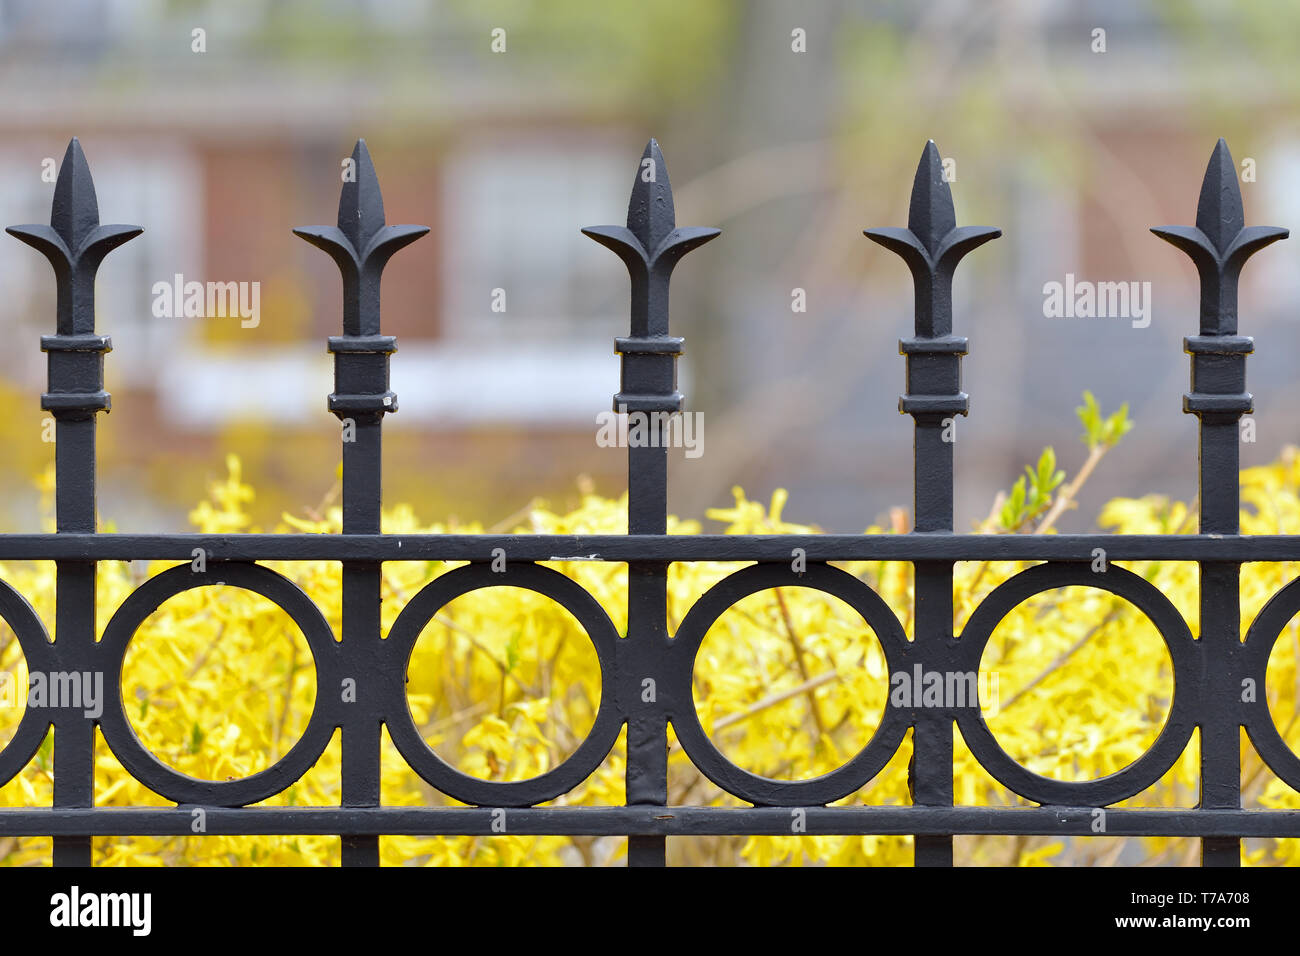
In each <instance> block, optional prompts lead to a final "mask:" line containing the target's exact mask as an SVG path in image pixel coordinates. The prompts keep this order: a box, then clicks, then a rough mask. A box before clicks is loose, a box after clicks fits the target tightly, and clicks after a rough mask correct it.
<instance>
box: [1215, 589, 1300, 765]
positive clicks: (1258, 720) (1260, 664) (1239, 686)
mask: <svg viewBox="0 0 1300 956" xmlns="http://www.w3.org/2000/svg"><path fill="white" fill-rule="evenodd" d="M1297 612H1300V578H1297V579H1296V580H1294V581H1292V582H1291V583H1290V584H1287V585H1286V586H1285V587H1283V588H1282V590H1280V591H1278V592H1277V593H1276V594H1274V595H1273V596H1272V597H1271V598H1270V599H1269V600H1268V603H1266V604H1265V605H1264V607H1263V608H1261V609H1260V612H1259V614H1257V615H1256V616H1255V620H1254V621H1252V622H1251V624H1250V628H1249V629H1248V630H1247V631H1246V640H1245V643H1244V644H1243V645H1242V646H1241V648H1240V659H1241V671H1240V673H1239V675H1237V679H1236V680H1234V686H1233V687H1232V688H1231V690H1232V691H1233V692H1234V693H1235V694H1236V697H1235V698H1234V699H1235V700H1236V705H1237V707H1238V708H1240V711H1241V723H1242V724H1243V725H1244V726H1245V728H1246V733H1247V734H1249V735H1250V742H1251V744H1252V745H1254V747H1255V750H1256V752H1257V753H1258V754H1259V755H1260V757H1262V758H1263V760H1264V763H1266V764H1267V765H1268V767H1269V769H1271V770H1272V771H1273V772H1274V773H1275V774H1277V775H1278V777H1280V778H1281V779H1282V780H1283V781H1284V782H1285V783H1286V784H1287V785H1288V786H1290V787H1291V788H1292V789H1295V790H1300V757H1297V755H1296V753H1295V751H1294V750H1292V749H1291V748H1290V747H1288V746H1287V744H1286V741H1285V740H1283V739H1282V734H1281V732H1280V731H1279V730H1278V727H1277V720H1276V719H1275V717H1274V715H1273V713H1272V711H1271V710H1270V708H1269V704H1268V693H1267V680H1268V661H1269V657H1270V656H1271V655H1272V653H1273V648H1274V646H1275V645H1276V644H1277V639H1278V638H1279V637H1280V636H1281V635H1282V630H1283V629H1284V628H1285V627H1286V626H1287V623H1288V622H1289V621H1290V620H1291V618H1293V617H1294V616H1295V615H1296V613H1297ZM1246 681H1253V682H1254V684H1253V688H1254V694H1253V695H1252V697H1253V699H1252V700H1250V701H1247V700H1246V699H1245V698H1246V693H1245V689H1246V686H1247V685H1246ZM1294 703H1295V705H1296V706H1300V701H1295V702H1294Z"/></svg>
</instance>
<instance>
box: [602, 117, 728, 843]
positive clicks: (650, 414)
mask: <svg viewBox="0 0 1300 956" xmlns="http://www.w3.org/2000/svg"><path fill="white" fill-rule="evenodd" d="M676 218H677V217H676V212H675V210H674V209H673V192H672V187H671V185H670V184H669V182H668V167H667V166H666V165H665V164H664V157H663V153H661V152H660V151H659V144H658V143H656V142H655V141H654V140H653V139H652V140H650V142H649V143H648V144H647V145H646V148H645V152H643V153H642V154H641V162H640V164H639V166H638V168H637V176H636V181H635V182H634V183H633V185H632V197H631V200H630V201H629V202H628V207H627V226H626V227H623V226H589V227H588V228H586V229H583V230H582V231H583V233H585V234H586V235H588V236H590V237H591V238H592V239H595V240H596V241H597V242H599V243H600V244H601V245H603V246H607V247H608V248H610V249H613V250H614V252H616V253H617V254H618V256H619V258H621V259H622V260H623V264H624V265H625V266H627V271H628V275H629V277H630V279H631V286H632V290H631V303H632V306H631V320H632V321H631V325H632V328H631V335H630V336H628V337H627V338H618V339H615V341H614V346H615V351H617V352H618V353H619V354H620V355H621V356H622V357H623V378H622V387H621V390H620V391H619V393H618V394H617V395H616V396H614V411H615V412H618V413H620V414H621V413H623V412H627V413H629V414H637V415H644V416H646V419H645V424H646V433H645V434H646V435H647V444H646V445H642V446H639V447H633V446H631V445H630V444H629V447H628V450H627V486H628V502H627V531H628V534H666V533H667V530H668V449H667V448H666V447H663V442H662V441H661V440H660V439H661V438H662V437H663V436H664V434H665V433H666V431H667V429H666V427H665V426H666V424H667V423H666V418H667V416H668V415H669V414H672V413H677V412H680V411H681V409H682V394H681V392H679V391H677V356H678V355H680V354H681V351H682V342H683V340H682V339H680V338H676V337H674V336H671V335H669V334H668V283H669V280H670V278H671V277H672V271H673V267H674V266H676V265H677V263H678V262H679V261H680V260H681V258H682V256H684V255H686V253H688V252H690V251H691V250H692V249H695V248H696V247H698V246H701V245H703V244H704V243H706V242H708V241H709V240H710V239H713V238H714V237H715V236H717V235H718V234H719V232H720V231H719V230H717V229H707V228H702V227H697V226H682V227H678V226H677V225H676ZM627 573H628V599H627V627H628V630H627V641H628V642H629V643H628V645H627V648H626V650H627V656H626V658H625V661H626V666H624V667H622V668H620V674H621V675H622V676H623V679H624V681H625V683H626V687H621V688H619V689H618V693H619V696H620V698H621V699H622V700H624V701H626V706H627V707H628V708H629V709H630V710H633V713H632V714H631V715H630V716H629V717H628V722H627V802H628V805H629V806H632V805H636V804H643V805H644V804H649V805H653V806H663V805H664V804H666V803H667V802H668V723H667V720H666V719H665V717H664V709H663V703H664V702H663V701H662V700H655V701H644V700H643V699H642V697H643V695H642V690H641V689H642V681H643V680H645V679H647V678H649V679H651V680H654V681H655V686H657V687H663V686H665V684H666V682H665V681H664V680H663V679H662V678H663V675H662V674H661V673H660V667H661V659H662V656H663V652H664V651H665V650H666V649H667V643H668V562H666V561H631V562H629V563H628V572H627ZM611 690H612V688H606V689H605V691H604V692H605V693H610V692H611ZM652 696H653V695H652ZM686 703H687V704H689V701H688V702H686ZM665 848H666V838H664V837H658V836H629V837H628V853H627V860H628V865H629V866H663V865H664V853H665Z"/></svg>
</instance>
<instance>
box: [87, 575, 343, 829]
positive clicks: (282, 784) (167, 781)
mask: <svg viewBox="0 0 1300 956" xmlns="http://www.w3.org/2000/svg"><path fill="white" fill-rule="evenodd" d="M215 585H224V586H226V587H236V588H241V589H243V590H246V591H252V592H254V593H256V594H260V595H261V596H262V597H264V598H266V599H267V600H269V601H271V602H272V603H273V604H275V605H276V606H277V607H279V608H280V609H281V610H282V611H284V612H285V613H286V614H288V615H289V617H290V618H291V619H292V620H293V622H294V624H296V625H297V627H298V629H299V631H301V632H302V635H303V637H304V638H305V639H306V641H307V646H308V648H310V650H311V655H312V659H313V661H314V663H315V667H316V701H315V704H314V706H313V708H312V713H311V717H310V718H309V719H308V721H307V727H306V729H305V730H304V731H303V734H302V736H301V737H300V738H299V739H298V741H297V742H296V743H295V744H294V745H293V747H291V748H290V749H289V751H288V753H286V754H285V755H284V756H283V757H281V758H280V759H279V760H278V761H276V763H275V764H273V765H272V766H270V767H268V768H266V769H265V770H261V771H259V772H257V773H255V774H252V775H251V776H248V777H244V778H241V779H238V780H226V781H217V780H200V779H198V778H195V777H190V776H187V775H186V774H182V773H178V772H177V771H175V770H173V769H172V768H171V767H168V766H167V765H166V764H164V763H163V762H162V761H160V760H159V759H158V758H157V757H156V756H154V755H153V754H152V753H151V752H150V751H149V750H148V748H146V747H145V746H144V744H143V743H142V742H141V741H140V738H139V737H138V736H137V735H136V732H135V728H134V727H132V725H131V721H130V719H129V718H128V717H127V714H126V707H125V703H124V702H123V700H122V665H123V663H124V662H125V659H126V652H127V649H128V647H129V646H130V643H131V640H132V638H133V637H134V636H135V633H136V631H137V630H138V629H139V627H140V625H141V624H143V623H144V622H145V620H146V619H147V618H148V617H149V615H151V614H152V613H153V612H154V611H156V610H157V609H158V608H159V607H160V606H161V605H162V603H163V602H164V601H166V600H167V599H168V598H171V597H174V596H176V595H177V594H181V593H182V592H184V591H189V590H192V589H193V588H198V587H209V586H215ZM96 652H97V655H98V656H99V658H100V660H101V662H102V666H103V670H104V672H105V674H106V675H107V676H108V677H109V679H110V683H111V688H110V689H107V690H106V693H105V696H106V700H105V702H104V713H103V716H102V717H101V718H100V720H99V725H100V729H101V731H102V732H103V734H104V740H105V742H106V743H107V744H108V746H109V748H110V749H111V750H112V751H113V753H114V754H115V755H116V756H117V758H118V760H120V761H121V762H122V766H123V767H125V768H126V770H127V772H129V773H130V774H131V776H133V777H134V778H135V779H137V780H139V781H140V782H141V783H143V784H144V785H145V786H147V787H148V788H149V789H150V790H153V791H154V792H155V793H158V794H160V795H161V796H163V797H166V798H167V799H168V800H173V801H175V802H176V803H178V804H202V805H207V806H224V807H239V806H247V805H248V804H250V803H257V802H258V801H260V800H265V799H266V798H268V797H271V796H273V795H275V794H277V793H279V792H281V791H282V790H284V789H285V788H286V787H288V786H290V785H291V784H293V783H294V782H295V781H296V780H298V779H299V778H300V777H301V776H302V775H303V774H304V773H306V772H307V771H308V770H310V769H311V768H312V766H313V765H314V764H315V763H316V761H317V760H319V759H320V756H321V754H323V753H324V752H325V748H326V746H328V745H329V741H330V737H331V736H332V734H333V732H334V727H335V723H336V720H335V718H336V713H335V712H334V711H332V709H331V708H329V707H328V706H327V705H325V704H324V703H323V700H322V697H323V695H322V693H321V690H322V688H327V687H337V686H339V683H340V681H341V680H342V675H341V673H340V666H339V665H340V658H341V654H340V649H339V645H338V644H337V642H336V641H335V640H334V633H333V631H332V630H331V629H330V626H329V622H328V621H326V620H325V617H324V615H322V614H321V612H320V610H319V609H318V608H317V607H316V605H315V604H314V603H312V601H311V599H310V598H309V597H308V596H307V594H306V593H305V592H304V591H303V590H302V589H301V588H300V587H298V585H297V584H295V583H294V582H292V581H290V580H289V579H288V578H286V577H285V576H284V575H282V574H279V573H277V572H275V571H272V570H271V569H269V568H265V567H263V566H261V565H258V564H253V563H246V562H210V563H209V564H208V568H207V570H205V571H194V570H192V568H191V567H190V566H189V565H178V566H176V567H173V568H169V569H167V570H166V571H164V572H162V573H161V574H159V575H157V576H156V577H153V578H150V579H149V580H148V581H146V582H145V583H144V584H142V585H140V587H138V588H137V589H136V590H135V591H133V592H132V593H131V594H130V596H129V597H127V599H126V600H125V601H123V602H122V605H121V606H120V607H119V608H118V609H117V611H116V612H115V613H114V614H113V617H112V618H111V619H110V620H109V622H108V625H107V627H105V629H104V638H103V640H102V641H101V642H100V643H99V646H98V647H97V648H96Z"/></svg>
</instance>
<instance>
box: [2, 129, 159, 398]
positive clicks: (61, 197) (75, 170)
mask: <svg viewBox="0 0 1300 956" xmlns="http://www.w3.org/2000/svg"><path fill="white" fill-rule="evenodd" d="M5 231H6V232H8V233H9V234H10V235H12V236H15V237H17V238H18V239H21V240H22V241H23V242H25V243H27V244H28V245H29V246H32V247H34V248H35V249H37V250H39V251H40V252H41V253H42V254H43V255H44V256H45V258H47V259H48V260H49V261H50V265H51V266H53V267H54V276H55V280H56V283H57V287H58V307H57V308H58V311H57V316H58V318H57V323H56V331H57V334H56V335H46V336H42V337H41V349H42V351H45V352H49V353H50V359H49V388H50V390H49V392H47V393H46V394H44V395H42V396H41V408H43V409H45V410H46V411H49V412H53V413H54V416H55V417H56V418H60V417H63V418H69V419H71V418H85V417H93V416H94V413H95V412H98V411H107V410H108V409H109V407H110V400H109V396H108V393H107V392H105V391H104V353H105V352H108V351H109V350H110V349H111V348H112V345H111V343H110V341H109V338H108V336H106V335H96V334H95V273H96V272H97V271H98V270H99V264H100V263H101V262H103V261H104V257H105V256H106V255H108V254H109V253H110V252H112V251H113V250H114V249H116V248H117V247H118V246H120V245H122V243H124V242H127V241H128V240H131V239H134V238H135V237H136V236H138V235H140V233H142V232H144V229H143V228H141V227H140V226H123V225H109V226H101V225H100V224H99V201H98V199H97V198H96V197H95V181H94V180H93V179H92V178H91V176H90V166H89V165H87V163H86V154H85V153H83V152H82V151H81V143H79V142H78V141H77V138H76V137H75V136H74V137H73V138H72V141H71V142H70V143H68V149H67V152H65V153H64V154H63V163H62V165H60V166H59V176H58V179H57V180H56V181H55V184H54V202H53V204H52V206H51V210H50V224H49V225H48V226H45V225H40V224H35V225H23V226H10V227H8V228H7V229H6V230H5Z"/></svg>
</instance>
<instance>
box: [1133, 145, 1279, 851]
mask: <svg viewBox="0 0 1300 956" xmlns="http://www.w3.org/2000/svg"><path fill="white" fill-rule="evenodd" d="M1245 222H1246V216H1245V210H1244V209H1243V207H1242V203H1241V187H1240V186H1239V185H1238V184H1237V167H1236V165H1235V164H1234V163H1233V161H1232V154H1231V153H1230V152H1228V144H1227V143H1225V142H1224V141H1223V140H1222V139H1220V140H1219V142H1218V144H1217V145H1216V146H1215V147H1214V152H1213V154H1212V155H1211V156H1210V163H1209V166H1207V167H1206V170H1205V178H1204V180H1203V181H1202V183H1201V195H1200V200H1199V202H1198V203H1197V206H1196V225H1195V226H1162V227H1157V228H1154V229H1152V230H1151V231H1152V232H1154V233H1155V234H1156V235H1157V236H1159V237H1160V238H1161V239H1164V240H1165V241H1166V242H1169V243H1171V244H1172V245H1174V246H1177V247H1178V248H1179V249H1181V250H1182V251H1183V252H1185V253H1187V255H1188V257H1189V258H1190V259H1191V260H1192V262H1193V263H1194V264H1195V265H1196V271H1197V273H1198V275H1199V277H1200V284H1201V318H1200V334H1199V335H1190V336H1188V337H1187V338H1185V339H1184V340H1183V346H1184V349H1185V350H1186V351H1187V353H1188V354H1189V355H1191V357H1192V388H1191V391H1190V392H1188V393H1187V394H1185V395H1184V396H1183V411H1184V412H1186V413H1188V414H1190V415H1195V416H1196V417H1197V418H1198V419H1199V420H1200V454H1199V458H1200V508H1201V514H1200V529H1199V530H1200V533H1201V534H1237V533H1239V531H1240V510H1241V486H1240V476H1239V472H1240V450H1241V449H1240V445H1239V442H1240V421H1241V416H1242V415H1244V414H1246V413H1247V412H1250V411H1253V410H1254V405H1253V401H1252V398H1251V395H1250V393H1249V392H1247V391H1246V356H1247V355H1249V354H1250V353H1251V352H1252V351H1254V348H1255V345H1254V340H1253V339H1251V338H1250V337H1249V336H1245V335H1238V334H1237V280H1238V278H1239V276H1240V275H1241V269H1242V266H1244V265H1245V264H1246V260H1247V259H1249V258H1250V257H1251V256H1252V255H1253V254H1254V253H1256V252H1258V251H1259V250H1260V249H1262V248H1264V247H1265V246H1267V245H1269V244H1270V243H1272V242H1276V241H1277V240H1279V239H1285V238H1286V237H1287V235H1288V231H1287V230H1286V229H1281V228H1278V227H1276V226H1250V227H1247V226H1246V224H1245ZM1200 572H1201V606H1200V611H1201V633H1200V641H1199V644H1200V650H1201V653H1202V654H1203V655H1204V661H1205V667H1204V669H1203V671H1202V673H1203V674H1204V675H1205V678H1204V683H1203V685H1202V687H1201V697H1200V707H1199V714H1200V717H1201V721H1200V728H1201V802H1200V806H1201V808H1202V809H1216V810H1217V809H1239V808H1240V807H1241V725H1242V717H1243V714H1242V712H1241V683H1240V670H1241V647H1242V645H1241V596H1240V587H1241V565H1240V564H1239V563H1236V562H1231V561H1202V562H1200ZM1261 692H1262V691H1261ZM1201 864H1202V865H1203V866H1240V865H1241V840H1240V839H1238V838H1237V837H1206V838H1204V839H1202V840H1201Z"/></svg>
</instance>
